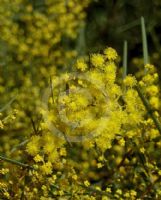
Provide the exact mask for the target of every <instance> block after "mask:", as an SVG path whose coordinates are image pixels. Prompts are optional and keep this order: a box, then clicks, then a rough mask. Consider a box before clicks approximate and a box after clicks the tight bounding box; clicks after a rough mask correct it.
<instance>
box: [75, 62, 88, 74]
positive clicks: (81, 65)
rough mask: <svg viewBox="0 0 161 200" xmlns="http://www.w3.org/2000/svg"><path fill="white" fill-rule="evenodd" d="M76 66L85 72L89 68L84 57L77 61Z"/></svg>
mask: <svg viewBox="0 0 161 200" xmlns="http://www.w3.org/2000/svg"><path fill="white" fill-rule="evenodd" d="M76 68H77V69H79V70H81V71H82V72H83V71H85V70H86V69H87V64H86V63H85V61H84V60H83V59H78V60H77V62H76Z"/></svg>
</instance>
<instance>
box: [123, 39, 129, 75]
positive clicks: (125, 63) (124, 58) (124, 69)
mask: <svg viewBox="0 0 161 200" xmlns="http://www.w3.org/2000/svg"><path fill="white" fill-rule="evenodd" d="M127 48H128V46H127V41H126V40H125V41H124V47H123V79H124V78H125V77H126V76H127Z"/></svg>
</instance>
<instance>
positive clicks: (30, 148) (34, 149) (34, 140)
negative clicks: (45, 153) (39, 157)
mask: <svg viewBox="0 0 161 200" xmlns="http://www.w3.org/2000/svg"><path fill="white" fill-rule="evenodd" d="M39 141H40V136H32V137H31V140H30V142H28V144H27V145H26V151H27V153H28V154H30V155H31V156H35V155H36V154H37V153H38V152H39V150H40V143H39Z"/></svg>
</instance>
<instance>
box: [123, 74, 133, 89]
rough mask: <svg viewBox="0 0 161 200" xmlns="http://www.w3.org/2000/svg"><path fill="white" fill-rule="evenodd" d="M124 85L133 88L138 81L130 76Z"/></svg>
mask: <svg viewBox="0 0 161 200" xmlns="http://www.w3.org/2000/svg"><path fill="white" fill-rule="evenodd" d="M124 84H125V86H129V87H133V86H135V85H136V79H135V77H133V76H131V75H128V76H126V78H125V79H124Z"/></svg>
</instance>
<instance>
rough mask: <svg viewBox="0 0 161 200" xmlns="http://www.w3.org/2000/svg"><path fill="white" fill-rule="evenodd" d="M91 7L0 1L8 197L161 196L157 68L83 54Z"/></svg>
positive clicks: (111, 53)
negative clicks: (132, 69) (124, 67)
mask: <svg viewBox="0 0 161 200" xmlns="http://www.w3.org/2000/svg"><path fill="white" fill-rule="evenodd" d="M93 2H95V1H92V0H82V1H80V0H77V1H76V0H70V1H68V0H48V1H44V0H35V1H28V0H14V1H11V0H0V5H1V6H0V21H1V23H0V46H1V47H0V48H1V51H0V60H1V61H0V84H1V85H0V95H1V99H0V106H1V107H0V136H1V140H0V199H2V200H7V199H11V200H53V199H56V200H57V199H58V200H62V199H63V200H80V199H81V200H99V199H100V200H112V199H116V200H142V199H154V200H155V199H161V189H160V188H161V169H160V166H161V161H160V156H161V151H160V148H161V141H160V138H161V136H160V134H161V118H160V115H161V104H160V101H161V96H160V80H159V74H158V69H157V68H156V67H155V66H154V65H152V64H146V65H145V66H144V69H142V68H143V66H142V68H140V69H139V72H137V73H136V76H134V74H133V73H132V74H127V75H126V76H124V78H122V75H121V76H120V74H119V71H120V66H119V60H120V57H119V55H118V53H117V51H116V50H115V49H113V48H112V47H106V48H105V49H104V50H103V49H100V50H98V51H95V52H94V53H89V55H87V54H86V55H84V56H83V53H82V52H81V53H80V51H81V45H83V41H84V43H85V42H87V41H85V40H84V35H85V34H86V33H85V32H83V31H84V27H85V23H84V19H85V17H86V14H87V12H88V9H87V8H88V6H89V4H90V3H93ZM91 5H92V6H93V4H91ZM98 12H99V11H98ZM89 14H90V13H89ZM88 17H89V16H88ZM82 32H83V33H82ZM79 42H80V43H81V45H80V46H79ZM136 60H137V59H136ZM124 75H125V74H124Z"/></svg>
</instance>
